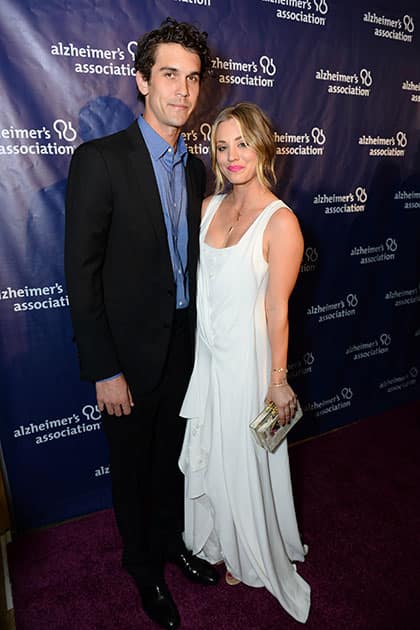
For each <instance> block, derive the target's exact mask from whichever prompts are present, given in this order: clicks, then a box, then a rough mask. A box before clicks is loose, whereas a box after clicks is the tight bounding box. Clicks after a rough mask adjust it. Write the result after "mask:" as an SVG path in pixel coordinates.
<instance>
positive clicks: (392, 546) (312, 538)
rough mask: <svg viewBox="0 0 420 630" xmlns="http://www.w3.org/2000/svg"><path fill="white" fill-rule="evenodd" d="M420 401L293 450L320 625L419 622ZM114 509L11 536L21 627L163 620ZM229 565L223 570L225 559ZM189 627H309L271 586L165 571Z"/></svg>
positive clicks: (64, 628)
mask: <svg viewBox="0 0 420 630" xmlns="http://www.w3.org/2000/svg"><path fill="white" fill-rule="evenodd" d="M419 444H420V404H412V405H410V406H407V407H404V408H402V409H398V410H394V411H392V412H388V413H386V414H383V415H381V416H377V417H373V418H368V419H366V420H362V421H360V422H356V423H354V424H352V425H350V426H348V427H345V428H343V429H341V430H338V431H335V432H332V433H329V434H327V435H325V436H322V437H320V438H317V439H314V440H311V441H308V442H305V443H302V444H298V445H295V446H293V447H292V448H291V449H290V458H291V466H292V476H293V480H294V488H295V500H296V508H297V512H298V517H299V524H300V527H301V531H302V532H303V538H304V540H305V542H306V543H307V544H308V545H309V556H308V559H307V561H306V562H305V563H304V564H303V565H299V567H298V569H299V572H300V574H301V575H302V576H303V577H304V578H305V579H306V580H307V581H308V582H309V584H310V585H311V587H312V609H311V612H310V615H309V620H308V622H307V624H306V627H307V628H308V629H311V630H312V629H313V630H347V629H349V630H417V629H418V628H420V572H419V566H420V551H419V533H420V502H419V487H420V466H419ZM119 557H120V549H119V539H118V534H117V531H116V527H115V524H114V520H113V515H112V512H111V511H109V510H107V511H104V512H99V513H95V514H93V515H90V516H88V517H85V518H83V519H80V520H78V521H73V522H69V523H65V524H63V525H59V526H57V527H53V528H50V529H45V530H42V531H35V532H31V533H28V534H25V535H24V536H21V537H20V538H17V539H16V540H15V541H14V542H13V543H12V544H11V545H10V546H9V560H10V572H11V578H12V585H13V597H14V605H15V617H16V627H17V630H135V629H136V630H138V629H144V630H148V629H150V630H153V629H155V628H156V626H155V625H154V624H153V623H152V622H150V621H149V620H148V618H147V617H146V616H145V615H144V614H143V612H142V609H141V606H140V603H139V599H138V595H137V591H136V589H135V587H134V585H133V584H132V582H131V581H130V579H129V578H128V577H127V576H126V574H125V573H124V572H123V571H122V570H120V569H119ZM220 571H221V572H222V570H221V568H220ZM166 577H167V581H168V584H169V586H170V589H171V591H172V593H173V596H174V599H175V600H176V602H177V604H178V607H179V610H180V613H181V617H182V626H181V627H182V629H183V630H216V629H217V630H280V629H281V630H288V629H289V628H290V629H292V628H298V627H302V626H301V624H299V623H298V622H296V621H294V620H293V619H292V618H291V617H289V616H288V615H287V613H285V612H284V611H283V609H282V608H281V607H280V605H279V604H278V603H277V601H276V600H275V599H274V598H273V597H272V596H271V595H270V594H269V593H267V591H265V590H264V589H252V588H248V587H246V586H244V585H242V584H241V585H238V586H234V587H232V586H228V585H226V584H225V583H224V581H223V580H222V581H221V582H220V584H219V585H218V586H217V587H207V588H206V587H202V586H195V585H191V584H189V583H187V582H186V580H185V578H184V577H183V575H182V574H181V572H180V571H179V570H178V569H177V568H176V567H169V568H168V570H167V575H166Z"/></svg>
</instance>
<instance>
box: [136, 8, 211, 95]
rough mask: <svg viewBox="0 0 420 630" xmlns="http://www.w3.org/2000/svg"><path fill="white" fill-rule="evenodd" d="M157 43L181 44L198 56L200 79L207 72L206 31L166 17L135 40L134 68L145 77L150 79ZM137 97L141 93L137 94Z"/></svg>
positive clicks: (208, 52) (209, 59)
mask: <svg viewBox="0 0 420 630" xmlns="http://www.w3.org/2000/svg"><path fill="white" fill-rule="evenodd" d="M159 44H181V46H183V47H184V48H187V49H189V50H191V51H192V52H195V53H197V55H198V56H199V57H200V61H201V68H200V79H203V78H204V77H205V76H206V74H208V72H209V69H210V66H211V56H210V50H209V47H208V45H207V33H206V32H204V31H203V32H201V31H199V30H198V28H197V27H196V26H193V25H192V24H188V23H187V22H177V21H176V20H174V18H171V17H168V18H166V20H164V21H163V22H162V24H161V25H160V26H159V28H157V29H155V30H153V31H150V32H149V33H145V35H143V36H142V37H140V39H139V40H138V42H137V50H136V54H135V57H134V68H135V69H136V71H138V72H140V74H141V75H143V77H144V78H145V79H146V81H149V80H150V74H151V71H152V66H153V65H154V63H155V61H156V49H157V47H158V46H159ZM139 98H142V95H141V94H139Z"/></svg>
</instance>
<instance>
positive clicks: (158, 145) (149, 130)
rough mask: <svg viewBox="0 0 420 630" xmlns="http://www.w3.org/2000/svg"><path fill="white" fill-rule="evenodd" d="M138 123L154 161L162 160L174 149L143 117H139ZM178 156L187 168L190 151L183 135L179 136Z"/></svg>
mask: <svg viewBox="0 0 420 630" xmlns="http://www.w3.org/2000/svg"><path fill="white" fill-rule="evenodd" d="M137 121H138V125H139V128H140V131H141V133H142V135H143V138H144V141H145V143H146V146H147V148H148V150H149V153H150V155H151V156H152V158H153V159H154V160H158V159H160V158H161V157H163V156H164V155H165V154H166V153H167V151H168V149H172V147H171V145H170V144H168V143H167V142H166V140H164V139H163V138H162V136H160V135H159V134H158V133H157V131H155V130H154V129H153V127H151V126H150V125H149V123H148V122H146V121H145V120H144V118H143V116H139V117H138V119H137ZM176 155H177V156H178V158H179V159H181V160H182V162H183V164H184V166H185V165H186V163H187V157H188V149H187V146H186V144H185V142H184V138H183V137H182V133H181V134H179V138H178V142H177V145H176Z"/></svg>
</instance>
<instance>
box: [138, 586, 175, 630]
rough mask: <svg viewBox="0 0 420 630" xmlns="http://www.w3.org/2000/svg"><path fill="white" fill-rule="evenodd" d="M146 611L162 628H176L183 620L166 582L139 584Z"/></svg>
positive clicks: (170, 629)
mask: <svg viewBox="0 0 420 630" xmlns="http://www.w3.org/2000/svg"><path fill="white" fill-rule="evenodd" d="M138 589H139V592H140V597H141V602H142V604H143V609H144V612H145V613H146V614H147V615H148V616H149V617H150V619H152V620H153V621H154V622H155V623H157V624H159V625H160V626H161V628H167V630H174V629H175V628H179V624H180V622H181V620H180V618H179V612H178V609H177V607H176V605H175V602H174V600H173V599H172V596H171V594H170V592H169V590H168V587H167V586H166V584H165V583H164V582H160V583H159V584H153V585H151V586H138Z"/></svg>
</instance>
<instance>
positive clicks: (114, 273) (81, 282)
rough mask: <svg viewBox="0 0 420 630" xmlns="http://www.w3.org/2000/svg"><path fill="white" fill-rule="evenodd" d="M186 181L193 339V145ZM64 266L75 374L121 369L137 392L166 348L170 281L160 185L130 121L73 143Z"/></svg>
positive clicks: (154, 380) (197, 179)
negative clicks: (76, 366)
mask: <svg viewBox="0 0 420 630" xmlns="http://www.w3.org/2000/svg"><path fill="white" fill-rule="evenodd" d="M186 184H187V194H188V207H187V217H188V274H189V291H190V305H191V306H192V307H193V308H191V309H190V328H191V335H192V339H193V336H194V328H195V296H196V265H197V258H198V233H199V224H200V207H201V201H202V198H203V194H204V188H205V171H204V166H203V164H202V162H201V161H200V160H198V159H197V158H195V157H194V156H192V155H189V156H188V160H187V166H186ZM65 269H66V280H67V288H68V293H69V299H70V310H71V316H72V321H73V327H74V333H75V340H76V344H77V348H78V354H79V361H80V369H81V377H82V379H86V380H92V381H96V380H99V379H101V378H106V377H109V376H112V375H113V374H116V373H118V372H120V371H121V372H123V373H124V374H125V376H126V378H127V380H128V383H129V384H130V387H131V388H132V390H133V389H134V390H135V391H136V392H137V393H139V394H142V393H145V392H147V391H150V390H151V389H153V388H154V387H155V386H156V385H157V384H158V382H159V380H160V378H161V376H162V371H163V367H164V363H165V358H166V355H167V350H168V344H169V340H170V337H171V328H172V322H173V316H174V312H175V299H176V289H175V282H174V276H173V270H172V265H171V259H170V253H169V247H168V241H167V233H166V228H165V223H164V218H163V212H162V206H161V201H160V196H159V190H158V187H157V183H156V178H155V174H154V170H153V165H152V162H151V159H150V156H149V153H148V151H147V148H146V145H145V143H144V140H143V137H142V135H141V133H140V130H139V127H138V124H137V121H135V122H134V123H133V124H132V125H130V127H128V128H127V129H125V130H124V131H121V132H119V133H116V134H113V135H111V136H107V137H105V138H100V139H98V140H93V141H91V142H87V143H85V144H82V145H81V146H80V147H78V149H77V150H76V151H75V153H74V156H73V158H72V162H71V166H70V172H69V179H68V187H67V199H66V246H65ZM133 393H134V392H133Z"/></svg>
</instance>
